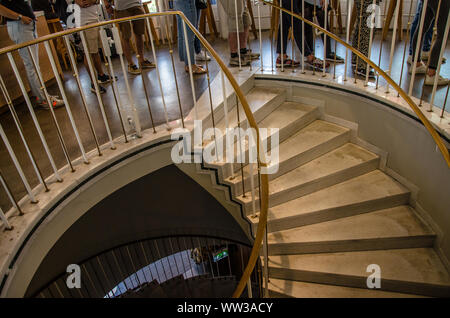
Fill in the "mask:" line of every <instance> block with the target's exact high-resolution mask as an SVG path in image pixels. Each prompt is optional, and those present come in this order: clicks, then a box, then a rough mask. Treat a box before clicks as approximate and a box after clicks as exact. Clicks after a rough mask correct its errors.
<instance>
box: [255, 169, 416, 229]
mask: <svg viewBox="0 0 450 318" xmlns="http://www.w3.org/2000/svg"><path fill="white" fill-rule="evenodd" d="M409 196H410V192H409V190H407V189H406V188H405V187H404V186H402V185H401V184H400V183H398V182H397V181H395V180H394V179H392V178H391V177H389V176H388V175H386V174H385V173H383V172H382V171H380V170H374V171H371V172H369V173H366V174H363V175H361V176H358V177H355V178H352V179H349V180H347V181H344V182H341V183H338V184H335V185H333V186H330V187H328V188H325V189H322V190H319V191H317V192H314V193H311V194H308V195H305V196H302V197H299V198H297V199H294V200H291V201H288V202H285V203H282V204H279V205H276V206H274V207H272V208H270V209H269V213H268V217H267V220H268V231H269V232H275V231H282V230H287V229H292V228H296V227H299V226H305V225H309V224H315V223H320V222H325V221H330V220H335V219H339V218H344V217H349V216H352V215H358V214H361V213H367V212H371V211H375V210H381V209H386V208H391V207H395V206H398V205H403V204H406V203H407V202H408V200H409ZM258 216H259V213H257V215H256V217H249V220H250V221H251V222H252V223H253V224H254V226H256V225H257V224H258V222H259V219H258Z"/></svg>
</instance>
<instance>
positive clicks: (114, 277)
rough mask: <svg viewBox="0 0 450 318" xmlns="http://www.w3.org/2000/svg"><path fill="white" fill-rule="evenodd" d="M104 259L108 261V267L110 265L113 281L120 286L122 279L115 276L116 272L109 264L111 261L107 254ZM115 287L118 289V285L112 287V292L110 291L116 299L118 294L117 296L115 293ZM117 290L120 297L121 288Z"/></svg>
mask: <svg viewBox="0 0 450 318" xmlns="http://www.w3.org/2000/svg"><path fill="white" fill-rule="evenodd" d="M104 258H105V259H106V263H107V265H108V267H109V271H110V272H111V274H112V275H111V276H112V278H113V280H114V281H115V282H116V283H117V284H120V282H121V280H120V279H117V278H116V276H115V275H114V274H115V272H114V270H113V267H112V266H111V263H110V262H109V259H108V256H107V254H106V253H105V254H104ZM115 287H118V285H115V286H112V287H111V291H110V292H111V293H112V294H113V296H114V297H116V294H115V293H114V291H113V290H114V288H115ZM117 289H118V290H119V295H120V288H117ZM119 295H117V296H119Z"/></svg>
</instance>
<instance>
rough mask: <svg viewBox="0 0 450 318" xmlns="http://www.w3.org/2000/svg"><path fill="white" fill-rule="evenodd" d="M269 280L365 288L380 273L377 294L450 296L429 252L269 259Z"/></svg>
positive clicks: (448, 281)
mask: <svg viewBox="0 0 450 318" xmlns="http://www.w3.org/2000/svg"><path fill="white" fill-rule="evenodd" d="M268 264H269V273H270V277H272V278H276V279H286V280H295V281H304V282H309V283H319V284H330V285H339V286H347V287H355V288H367V281H368V279H369V280H370V281H371V282H372V281H373V278H372V277H371V278H369V276H370V275H372V274H373V270H370V269H369V271H367V270H368V266H369V265H373V264H375V265H377V266H378V268H379V269H380V278H381V281H380V282H381V283H380V290H383V291H391V292H399V293H407V294H417V295H424V296H432V297H449V296H450V279H449V274H448V272H447V270H446V269H445V267H444V265H443V264H442V263H441V261H440V259H439V256H438V255H437V254H436V252H435V251H434V250H433V249H432V248H411V249H392V250H379V251H357V252H341V253H319V254H303V255H279V256H270V257H269V263H268Z"/></svg>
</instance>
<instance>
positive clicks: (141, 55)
mask: <svg viewBox="0 0 450 318" xmlns="http://www.w3.org/2000/svg"><path fill="white" fill-rule="evenodd" d="M134 38H135V39H136V49H137V51H138V54H139V63H143V62H144V39H143V38H142V35H137V34H135V35H134Z"/></svg>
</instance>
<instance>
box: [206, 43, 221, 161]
mask: <svg viewBox="0 0 450 318" xmlns="http://www.w3.org/2000/svg"><path fill="white" fill-rule="evenodd" d="M204 51H205V65H206V79H207V81H208V92H209V107H210V111H211V119H212V125H213V129H214V143H215V145H216V159H217V161H219V155H218V153H219V148H218V146H217V136H216V121H215V120H214V107H213V100H212V93H211V80H210V77H209V66H208V58H207V55H206V54H207V53H206V49H205V50H204Z"/></svg>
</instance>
